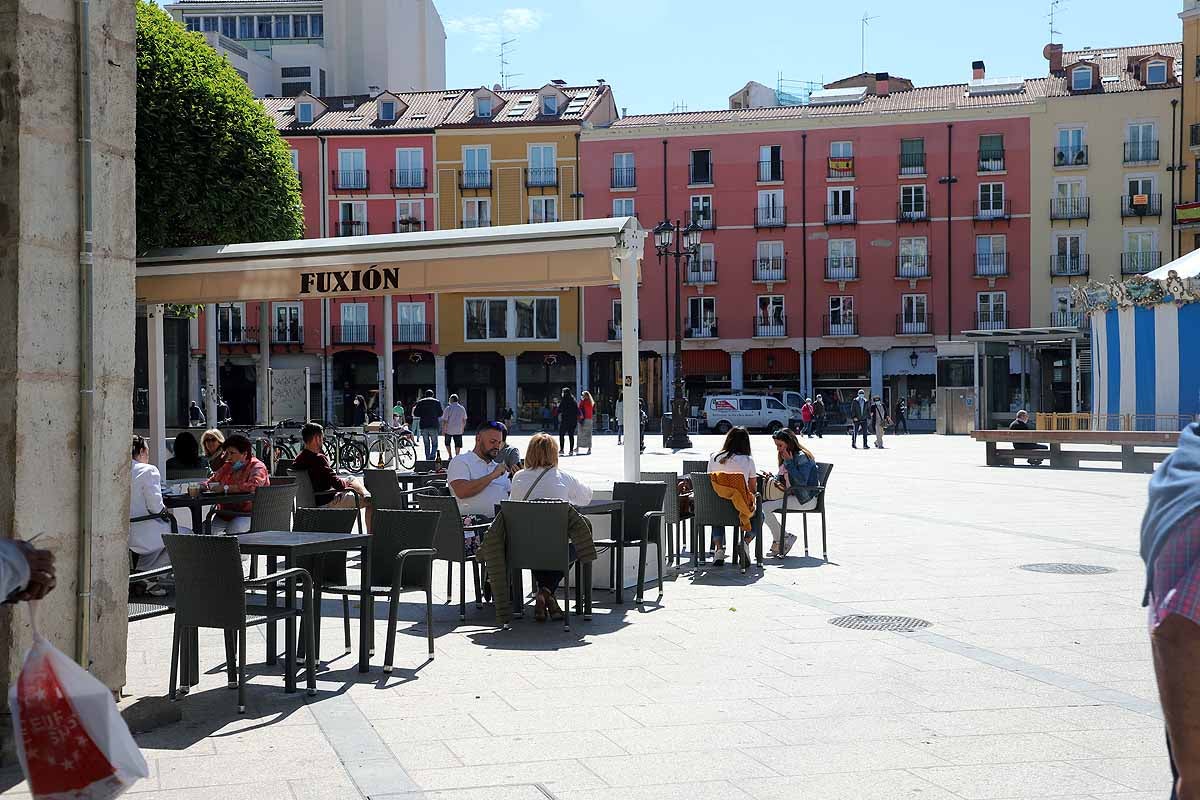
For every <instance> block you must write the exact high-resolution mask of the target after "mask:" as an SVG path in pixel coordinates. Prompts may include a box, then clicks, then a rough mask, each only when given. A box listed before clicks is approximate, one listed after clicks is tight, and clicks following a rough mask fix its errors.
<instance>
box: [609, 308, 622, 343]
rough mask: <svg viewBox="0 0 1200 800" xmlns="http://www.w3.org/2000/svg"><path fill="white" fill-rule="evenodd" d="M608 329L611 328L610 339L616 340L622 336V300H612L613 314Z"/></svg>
mask: <svg viewBox="0 0 1200 800" xmlns="http://www.w3.org/2000/svg"><path fill="white" fill-rule="evenodd" d="M608 329H609V337H608V338H609V339H613V340H616V339H620V338H621V301H620V300H613V301H612V316H611V317H609V323H608Z"/></svg>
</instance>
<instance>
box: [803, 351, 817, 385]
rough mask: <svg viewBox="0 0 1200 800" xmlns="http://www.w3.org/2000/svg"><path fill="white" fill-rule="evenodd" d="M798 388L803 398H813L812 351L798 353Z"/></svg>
mask: <svg viewBox="0 0 1200 800" xmlns="http://www.w3.org/2000/svg"><path fill="white" fill-rule="evenodd" d="M800 387H801V391H802V392H804V396H805V397H814V396H815V394H814V392H815V391H816V390H815V389H813V374H812V350H807V351H805V352H802V353H800Z"/></svg>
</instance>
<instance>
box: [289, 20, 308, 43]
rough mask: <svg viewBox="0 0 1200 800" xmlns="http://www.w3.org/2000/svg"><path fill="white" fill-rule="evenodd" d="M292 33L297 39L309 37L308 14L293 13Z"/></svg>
mask: <svg viewBox="0 0 1200 800" xmlns="http://www.w3.org/2000/svg"><path fill="white" fill-rule="evenodd" d="M292 35H293V36H295V37H296V38H297V39H307V38H308V16H307V15H306V14H293V15H292Z"/></svg>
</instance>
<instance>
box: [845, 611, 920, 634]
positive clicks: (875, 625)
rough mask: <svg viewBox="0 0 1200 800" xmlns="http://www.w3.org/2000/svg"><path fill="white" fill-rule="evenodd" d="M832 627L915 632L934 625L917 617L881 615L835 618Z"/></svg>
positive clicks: (853, 615) (854, 615)
mask: <svg viewBox="0 0 1200 800" xmlns="http://www.w3.org/2000/svg"><path fill="white" fill-rule="evenodd" d="M829 624H830V625H837V626H838V627H839V628H852V629H854V630H856V631H899V632H902V633H903V632H906V631H915V630H917V629H919V628H928V627H929V626H930V625H931V624H932V623H930V622H929V621H927V620H923V619H917V618H916V617H887V616H882V615H879V614H851V615H850V616H848V617H834V618H833V619H831V620H829Z"/></svg>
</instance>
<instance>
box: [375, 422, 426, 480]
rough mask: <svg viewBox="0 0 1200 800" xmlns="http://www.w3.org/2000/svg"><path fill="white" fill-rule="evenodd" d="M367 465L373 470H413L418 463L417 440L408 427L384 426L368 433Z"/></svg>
mask: <svg viewBox="0 0 1200 800" xmlns="http://www.w3.org/2000/svg"><path fill="white" fill-rule="evenodd" d="M366 437H367V443H368V444H367V465H368V466H370V467H371V468H372V469H388V468H399V469H412V468H413V467H414V466H416V463H417V440H416V437H414V436H413V433H412V431H411V430H409V429H408V426H407V425H396V426H390V425H383V426H382V427H381V428H380V430H379V431H377V432H368V433H367V434H366Z"/></svg>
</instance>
